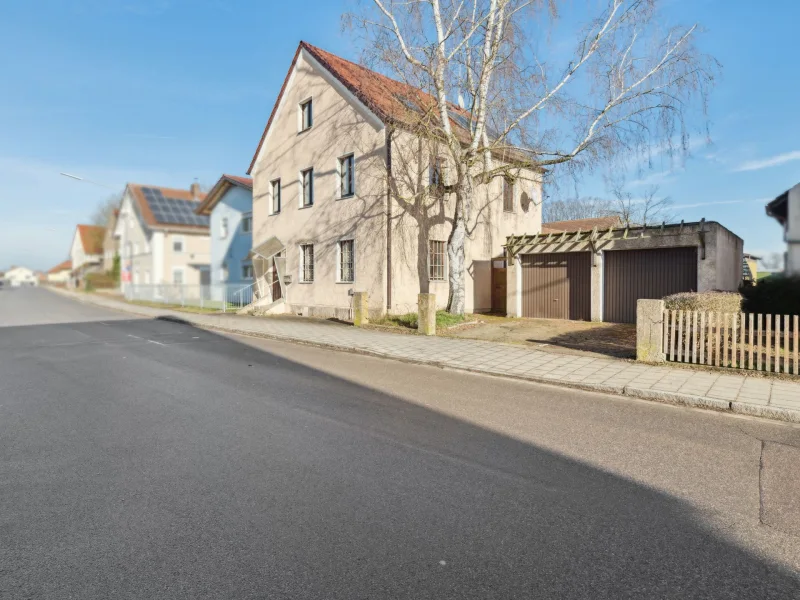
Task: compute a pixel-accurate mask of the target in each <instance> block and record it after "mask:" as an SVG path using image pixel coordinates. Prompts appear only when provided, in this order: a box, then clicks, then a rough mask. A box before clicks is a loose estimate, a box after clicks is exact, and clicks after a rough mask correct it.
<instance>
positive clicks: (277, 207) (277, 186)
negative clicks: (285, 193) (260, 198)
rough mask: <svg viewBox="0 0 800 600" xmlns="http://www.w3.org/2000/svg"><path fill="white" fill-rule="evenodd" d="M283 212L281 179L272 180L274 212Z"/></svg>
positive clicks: (274, 213)
mask: <svg viewBox="0 0 800 600" xmlns="http://www.w3.org/2000/svg"><path fill="white" fill-rule="evenodd" d="M279 212H281V180H280V179H276V180H275V181H273V182H272V214H273V215H277V214H278V213H279Z"/></svg>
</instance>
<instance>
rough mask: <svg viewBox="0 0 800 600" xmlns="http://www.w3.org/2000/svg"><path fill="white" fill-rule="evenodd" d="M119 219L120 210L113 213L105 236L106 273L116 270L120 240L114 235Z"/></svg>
mask: <svg viewBox="0 0 800 600" xmlns="http://www.w3.org/2000/svg"><path fill="white" fill-rule="evenodd" d="M117 218H119V209H115V210H113V211H111V214H110V215H109V217H108V223H106V229H105V232H104V234H103V271H105V272H106V273H108V272H110V271H112V270H113V269H114V257H115V256H116V255H117V254H119V239H118V238H117V237H116V236H115V235H114V231H115V230H116V228H117Z"/></svg>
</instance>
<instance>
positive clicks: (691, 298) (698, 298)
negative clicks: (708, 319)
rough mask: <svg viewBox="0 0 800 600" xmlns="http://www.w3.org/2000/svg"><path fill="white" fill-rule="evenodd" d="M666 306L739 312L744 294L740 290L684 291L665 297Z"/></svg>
mask: <svg viewBox="0 0 800 600" xmlns="http://www.w3.org/2000/svg"><path fill="white" fill-rule="evenodd" d="M664 308H666V309H667V310H699V311H703V312H721V313H738V312H740V311H741V310H742V295H741V294H739V293H738V292H684V293H681V294H672V295H671V296H667V297H666V298H664Z"/></svg>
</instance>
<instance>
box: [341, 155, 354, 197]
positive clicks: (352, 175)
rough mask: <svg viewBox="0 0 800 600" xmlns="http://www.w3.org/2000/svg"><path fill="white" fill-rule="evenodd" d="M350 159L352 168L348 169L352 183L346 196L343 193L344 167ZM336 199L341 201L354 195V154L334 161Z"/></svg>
mask: <svg viewBox="0 0 800 600" xmlns="http://www.w3.org/2000/svg"><path fill="white" fill-rule="evenodd" d="M348 159H352V166H351V167H350V175H351V180H352V182H353V184H352V189H351V190H350V192H349V193H348V194H345V193H343V190H342V188H343V184H344V165H345V161H347V160H348ZM336 174H337V177H336V198H337V199H338V200H343V199H345V198H352V197H353V196H355V195H356V153H355V152H348V153H347V154H343V155H342V156H340V157H339V158H337V159H336Z"/></svg>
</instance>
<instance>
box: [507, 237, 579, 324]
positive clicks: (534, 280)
mask: <svg viewBox="0 0 800 600" xmlns="http://www.w3.org/2000/svg"><path fill="white" fill-rule="evenodd" d="M591 269H592V262H591V256H590V254H589V253H588V252H561V253H553V254H524V255H523V256H522V316H523V317H534V318H540V319H572V320H576V321H577V320H584V321H588V320H589V319H591V314H592V308H591Z"/></svg>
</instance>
